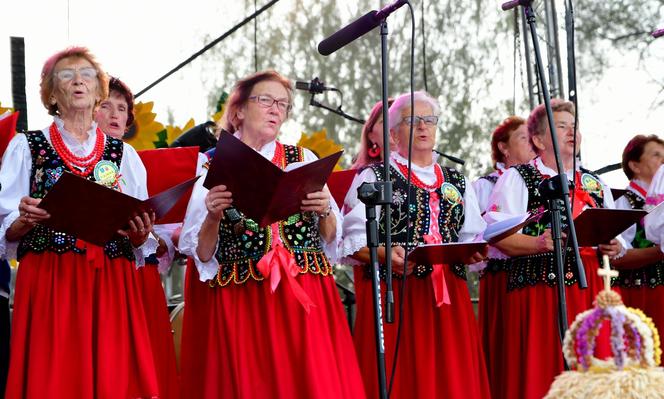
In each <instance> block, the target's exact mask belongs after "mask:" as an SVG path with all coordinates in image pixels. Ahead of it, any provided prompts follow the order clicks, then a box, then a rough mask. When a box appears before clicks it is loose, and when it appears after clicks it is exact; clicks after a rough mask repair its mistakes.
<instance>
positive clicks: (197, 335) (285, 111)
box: [179, 71, 364, 398]
mask: <svg viewBox="0 0 664 399" xmlns="http://www.w3.org/2000/svg"><path fill="white" fill-rule="evenodd" d="M291 103H292V89H291V84H290V82H289V81H288V80H287V79H285V78H284V77H283V76H281V75H280V74H278V73H277V72H274V71H264V72H259V73H256V74H254V75H251V76H248V77H246V78H244V79H242V80H240V81H238V82H237V83H236V85H235V88H234V91H233V93H232V94H231V97H230V99H229V105H228V108H227V111H226V112H227V115H228V123H227V126H226V130H227V131H229V132H231V133H233V134H234V135H235V137H237V138H239V139H240V140H242V141H243V142H244V143H245V144H247V145H248V146H250V147H252V148H253V149H254V150H256V151H257V152H258V153H260V154H261V155H262V156H264V157H265V158H267V159H269V160H271V161H272V162H273V163H274V164H275V165H277V166H278V167H280V168H285V167H286V166H287V165H290V164H293V163H296V162H307V161H312V160H315V159H316V157H315V155H313V153H311V152H310V151H308V150H305V149H303V148H300V147H295V146H291V145H286V144H282V143H281V142H280V141H279V140H277V136H278V134H279V132H280V127H281V124H282V123H283V122H284V121H285V120H286V118H287V117H288V116H289V114H290V112H291ZM241 167H242V165H238V168H241ZM203 180H204V178H201V179H200V180H199V183H197V186H196V187H195V188H194V192H193V194H192V197H191V200H190V203H189V207H188V209H187V216H186V218H185V223H184V227H183V229H182V234H181V236H180V243H179V244H180V250H181V251H182V252H183V253H185V254H187V255H189V256H191V257H193V259H194V261H195V267H189V268H188V269H187V281H186V286H185V303H186V310H185V313H184V325H183V336H182V358H181V359H182V367H181V369H182V384H183V392H185V395H188V396H190V397H195V398H203V397H218V396H220V395H222V396H223V395H227V396H229V397H235V398H240V397H241V398H251V397H255V398H268V397H274V398H277V397H279V398H362V397H364V390H363V387H362V380H361V377H360V374H359V369H358V365H357V359H356V356H355V351H354V348H353V346H352V340H351V336H350V332H349V328H348V325H347V323H346V321H345V314H344V310H343V307H342V305H341V301H340V298H339V294H338V292H337V289H336V286H335V282H334V278H333V276H332V265H331V263H330V261H329V260H328V257H327V256H326V254H325V250H326V249H327V250H330V251H332V252H334V251H336V248H337V245H338V240H339V238H340V230H341V219H340V218H339V211H338V209H337V208H336V207H335V204H334V201H331V197H330V194H329V192H328V191H327V188H325V189H323V190H322V191H318V192H314V193H310V194H308V196H307V199H305V200H303V201H302V204H301V212H299V213H296V214H294V215H291V216H289V217H288V218H287V219H285V220H281V221H279V222H276V223H273V224H272V225H270V226H268V227H266V228H259V226H258V225H257V223H256V222H255V221H253V220H251V219H248V218H246V217H245V216H244V215H243V214H242V213H241V212H239V211H238V210H237V209H236V208H234V207H233V197H232V193H231V192H229V191H228V190H226V187H225V186H223V185H220V186H216V187H213V188H212V189H211V190H209V191H208V190H207V189H205V188H204V187H203V186H202V181H203ZM266 200H269V199H267V198H266ZM279 276H280V278H279ZM275 285H276V287H275Z"/></svg>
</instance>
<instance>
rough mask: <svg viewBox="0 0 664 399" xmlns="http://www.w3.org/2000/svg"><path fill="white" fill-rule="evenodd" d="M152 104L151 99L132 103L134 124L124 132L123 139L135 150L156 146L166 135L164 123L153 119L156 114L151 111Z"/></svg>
mask: <svg viewBox="0 0 664 399" xmlns="http://www.w3.org/2000/svg"><path fill="white" fill-rule="evenodd" d="M153 106H154V103H153V102H152V101H150V102H147V103H143V102H139V103H136V104H135V105H134V113H135V118H134V124H133V125H132V127H131V128H130V129H129V131H128V132H127V133H126V134H125V137H124V141H125V142H127V143H129V144H131V146H132V147H134V148H135V149H136V150H149V149H152V148H156V147H157V145H158V143H160V142H161V141H163V138H165V137H166V135H167V131H166V128H165V127H164V125H162V124H161V123H159V122H157V121H155V117H156V116H157V114H155V113H154V112H152V107H153ZM160 135H161V136H162V137H163V138H162V139H160Z"/></svg>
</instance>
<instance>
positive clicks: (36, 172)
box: [17, 130, 135, 260]
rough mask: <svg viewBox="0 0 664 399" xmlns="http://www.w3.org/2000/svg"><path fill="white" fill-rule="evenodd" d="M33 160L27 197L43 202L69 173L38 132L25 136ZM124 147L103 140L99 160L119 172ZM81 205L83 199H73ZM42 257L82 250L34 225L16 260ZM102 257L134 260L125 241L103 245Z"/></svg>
mask: <svg viewBox="0 0 664 399" xmlns="http://www.w3.org/2000/svg"><path fill="white" fill-rule="evenodd" d="M25 136H26V138H27V139H28V145H29V147H30V155H31V156H32V170H31V172H30V197H32V198H44V196H46V194H47V193H48V191H49V190H50V189H51V188H52V187H53V185H55V183H56V182H57V181H58V178H60V176H61V175H62V173H64V172H65V171H69V172H71V170H70V169H69V168H68V167H67V166H66V165H65V163H64V162H63V161H62V159H61V158H60V157H59V156H58V153H57V152H56V151H55V149H54V148H53V147H52V146H51V144H50V143H49V142H48V141H47V140H46V137H45V136H44V133H43V132H42V131H41V130H37V131H32V132H27V133H25ZM122 150H123V143H122V141H121V140H118V139H114V138H112V137H110V136H106V144H105V146H104V153H103V155H102V158H101V160H105V161H110V162H113V163H114V164H115V165H116V166H117V167H118V169H119V168H120V162H121V160H122ZM87 179H88V180H90V181H95V178H94V173H93V172H91V173H90V174H89V175H88V176H87ZM72 200H74V201H81V200H82V201H84V199H72ZM31 251H32V252H37V253H41V252H44V251H50V252H55V253H58V254H62V253H65V252H68V251H73V252H75V253H78V254H84V253H85V248H84V247H83V246H80V245H77V239H76V237H74V236H72V235H69V234H66V233H63V232H60V231H55V230H52V229H50V228H48V227H45V226H42V225H37V226H35V227H34V228H33V229H32V230H30V231H29V232H28V233H27V234H26V235H25V236H23V238H22V239H21V241H20V242H19V245H18V254H17V255H18V259H19V260H20V259H21V258H22V257H23V256H24V255H25V254H26V253H28V252H31ZM104 253H105V254H106V256H108V257H109V258H111V259H114V258H118V257H120V256H123V257H125V258H127V259H129V260H135V257H134V252H133V250H132V246H131V243H130V242H129V239H127V238H126V237H120V238H117V239H113V240H111V241H109V242H107V243H106V245H104Z"/></svg>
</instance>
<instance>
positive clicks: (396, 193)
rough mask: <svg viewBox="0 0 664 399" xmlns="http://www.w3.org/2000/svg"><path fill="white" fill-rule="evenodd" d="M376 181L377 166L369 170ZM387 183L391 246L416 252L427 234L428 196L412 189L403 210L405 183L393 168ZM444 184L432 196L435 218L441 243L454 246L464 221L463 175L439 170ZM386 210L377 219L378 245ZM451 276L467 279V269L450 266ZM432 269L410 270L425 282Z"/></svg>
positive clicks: (380, 171)
mask: <svg viewBox="0 0 664 399" xmlns="http://www.w3.org/2000/svg"><path fill="white" fill-rule="evenodd" d="M371 168H372V169H373V171H374V173H375V174H376V177H377V178H378V180H383V169H382V167H381V166H380V165H377V164H374V165H372V166H371ZM390 168H391V169H390V179H391V180H392V198H393V205H392V206H391V207H390V209H391V214H390V216H391V222H392V226H391V228H392V246H398V245H400V246H402V247H404V248H405V247H406V243H407V242H408V243H409V244H408V245H409V248H411V249H412V248H415V246H417V245H418V244H424V235H425V234H426V233H427V232H428V231H429V223H430V218H431V215H430V211H429V192H428V191H427V190H424V189H421V188H418V187H416V186H414V185H413V186H411V191H410V196H411V204H410V208H409V209H406V194H407V192H408V191H407V190H408V184H407V183H408V182H407V181H406V179H405V178H404V177H403V176H402V175H401V174H400V173H399V172H398V171H397V170H396V169H394V168H393V167H391V166H390ZM442 171H443V177H444V179H443V184H442V185H441V186H440V187H438V188H437V189H436V190H435V192H436V193H437V194H438V198H439V204H440V213H439V215H438V225H439V229H440V234H441V236H442V241H443V242H456V241H458V240H459V231H460V230H461V228H462V227H463V223H464V220H465V213H464V204H463V194H464V193H465V191H466V180H465V179H464V177H463V175H462V174H461V173H459V172H458V171H456V170H455V169H452V168H447V167H442ZM408 213H410V220H411V223H412V226H413V228H411V229H410V230H411V234H410V236H409V237H406V230H407V229H406V227H407V226H406V217H407V216H408ZM384 218H385V208H384V207H383V209H382V210H381V215H380V219H379V231H378V235H379V241H380V242H381V243H385V229H384V228H383V226H384ZM451 267H452V269H453V271H454V273H455V274H456V275H457V276H458V277H460V278H463V279H465V278H466V267H465V265H463V264H456V265H452V266H451ZM432 271H433V268H432V267H431V265H416V266H415V269H414V270H413V276H415V277H417V278H424V277H426V276H428V275H429V274H431V272H432ZM365 275H366V276H367V278H368V277H369V276H370V272H369V267H368V266H366V267H365ZM392 275H393V277H394V278H398V279H400V278H401V275H399V274H396V273H393V274H392ZM380 276H381V278H382V279H385V277H386V276H385V268H384V267H382V266H381V268H380Z"/></svg>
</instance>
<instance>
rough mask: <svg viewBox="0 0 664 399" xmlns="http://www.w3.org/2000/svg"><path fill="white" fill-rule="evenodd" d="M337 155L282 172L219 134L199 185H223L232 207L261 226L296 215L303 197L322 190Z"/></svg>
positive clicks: (234, 139)
mask: <svg viewBox="0 0 664 399" xmlns="http://www.w3.org/2000/svg"><path fill="white" fill-rule="evenodd" d="M341 153H342V152H341V151H339V152H337V153H335V154H332V155H329V156H327V157H325V158H321V159H318V160H316V161H314V162H310V163H307V164H305V165H303V166H300V167H298V168H296V169H293V170H290V171H288V172H286V171H283V170H281V169H280V168H279V167H277V166H276V165H274V164H272V162H270V161H269V160H268V159H265V157H263V156H262V155H261V154H259V153H258V152H256V151H254V150H253V149H252V148H251V147H249V146H247V145H246V144H244V143H243V142H242V141H240V140H239V139H237V138H235V137H234V136H233V135H232V134H229V133H223V132H222V134H221V136H220V137H219V141H218V142H217V148H216V150H215V154H214V157H213V158H212V162H211V163H210V169H209V171H208V174H207V177H206V178H205V182H203V186H204V187H205V188H208V189H210V188H212V187H214V186H217V185H219V184H223V185H225V186H226V187H227V189H228V190H229V191H230V192H231V193H233V206H235V207H236V208H237V209H239V210H240V211H242V213H244V214H245V215H246V216H247V217H249V218H251V219H253V220H254V221H255V222H256V223H258V224H259V225H260V226H261V227H265V226H267V225H269V224H271V223H274V222H276V221H278V220H282V219H284V218H286V217H288V216H290V215H293V214H295V213H297V212H299V211H300V205H301V202H302V200H303V199H304V198H305V197H306V195H307V194H308V193H312V192H315V191H320V190H321V189H322V188H323V186H324V185H325V182H326V181H327V179H328V177H329V176H330V174H331V173H332V170H333V169H334V165H336V164H337V161H338V160H339V157H341Z"/></svg>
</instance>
